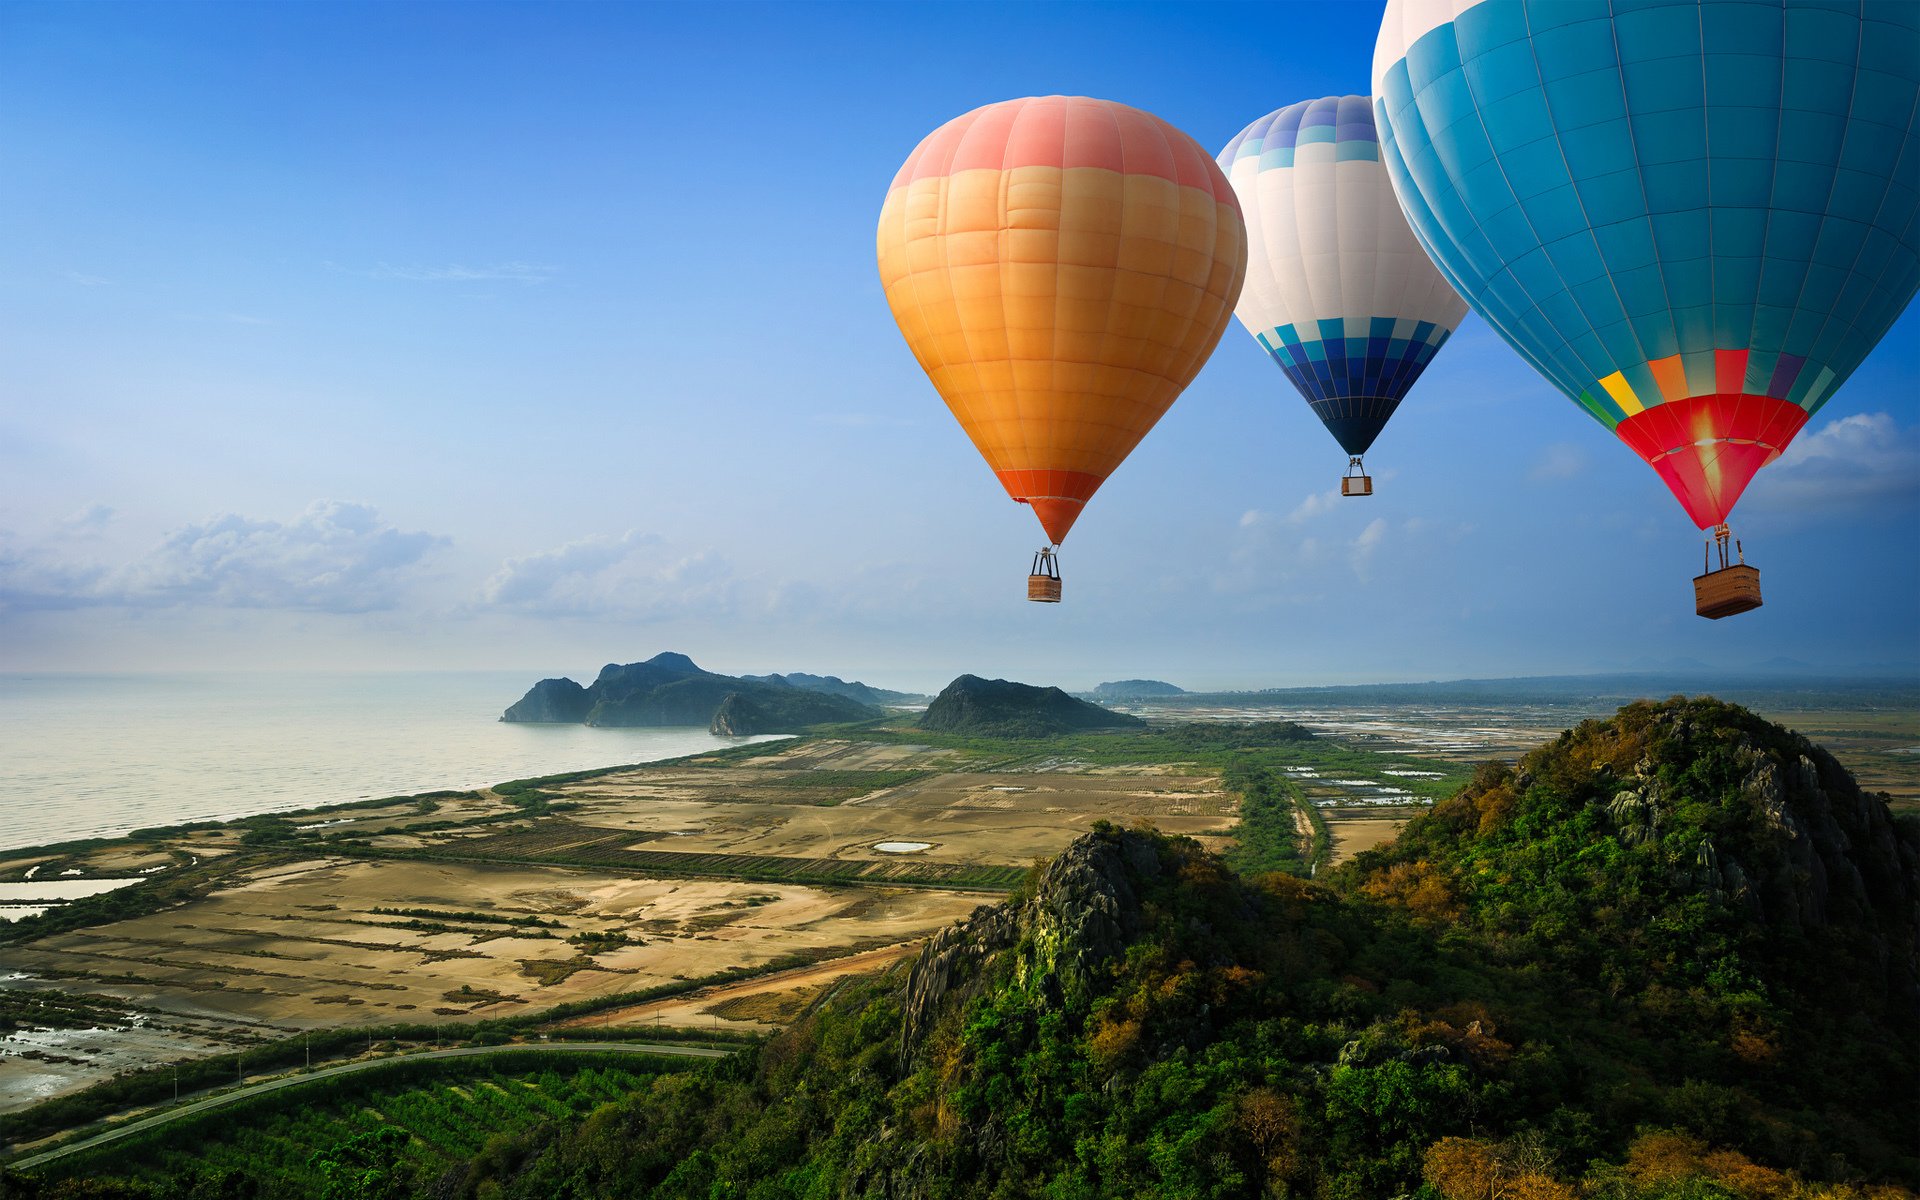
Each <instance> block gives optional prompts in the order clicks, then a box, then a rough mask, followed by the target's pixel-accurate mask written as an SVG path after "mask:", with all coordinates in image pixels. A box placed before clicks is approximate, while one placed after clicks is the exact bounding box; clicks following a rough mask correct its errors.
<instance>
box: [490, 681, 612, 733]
mask: <svg viewBox="0 0 1920 1200" xmlns="http://www.w3.org/2000/svg"><path fill="white" fill-rule="evenodd" d="M592 707H593V700H592V699H591V698H590V697H589V696H588V695H587V689H585V688H583V687H581V686H580V685H579V684H577V683H575V682H574V681H573V680H571V679H542V680H541V681H540V682H539V683H536V684H534V685H533V687H532V688H531V689H530V690H529V691H528V692H527V694H526V695H525V696H522V697H521V698H520V700H519V702H518V703H516V704H515V705H514V706H513V707H512V708H509V709H508V710H507V711H506V712H505V713H503V714H501V717H500V719H501V720H502V721H525V722H529V723H532V724H557V725H578V724H579V723H580V722H582V721H584V720H586V719H587V712H588V710H590V709H591V708H592Z"/></svg>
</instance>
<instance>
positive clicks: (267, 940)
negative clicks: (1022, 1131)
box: [0, 741, 1235, 1111]
mask: <svg viewBox="0 0 1920 1200" xmlns="http://www.w3.org/2000/svg"><path fill="white" fill-rule="evenodd" d="M983 766H984V767H988V768H992V769H985V770H982V769H970V768H978V767H983ZM543 791H544V792H545V793H546V795H547V797H548V798H549V799H548V802H550V803H552V804H554V805H556V806H558V807H559V808H560V811H557V812H536V813H532V814H527V813H523V812H522V811H521V810H519V809H516V807H515V804H514V798H513V797H510V796H503V795H501V794H499V793H497V792H494V791H491V790H488V791H482V792H479V793H472V794H464V795H459V796H443V797H436V798H435V799H434V800H432V801H431V802H419V801H408V802H402V803H396V804H391V805H381V806H377V807H369V808H361V809H346V810H338V811H336V812H333V813H327V814H320V815H316V816H311V817H299V818H295V824H296V825H297V826H298V827H299V828H300V830H301V834H302V838H301V840H300V841H299V842H298V843H297V844H293V845H289V846H288V847H287V848H284V849H275V848H271V847H270V848H267V849H265V850H262V849H261V848H260V847H259V846H258V845H256V846H254V847H251V848H249V847H247V846H243V845H242V843H241V840H240V831H238V830H236V829H232V828H229V829H225V830H213V831H205V830H202V831H193V832H189V833H182V834H175V835H168V836H167V837H165V838H162V839H159V840H158V841H155V842H152V843H150V844H147V845H144V846H142V845H136V844H132V843H115V844H111V845H109V846H106V847H102V848H100V849H97V850H93V851H87V852H83V853H80V854H76V855H72V856H67V857H60V858H47V857H37V858H36V857H19V858H16V859H14V860H10V861H7V862H4V863H0V878H12V879H20V878H22V877H23V876H24V875H25V874H26V872H27V871H29V870H31V869H33V868H34V866H35V865H36V864H37V865H38V866H39V867H40V869H41V870H42V871H45V872H47V873H48V874H49V875H51V874H53V873H56V872H58V873H61V875H62V877H63V878H64V877H66V876H65V872H71V871H77V872H79V875H80V876H81V877H94V878H98V877H104V876H112V875H127V874H132V873H136V872H140V871H145V870H150V869H157V870H162V871H170V872H180V871H200V872H205V871H208V870H214V871H224V872H225V874H224V875H221V876H220V877H219V878H218V879H217V880H216V881H214V883H213V885H212V886H211V887H210V889H209V890H208V891H207V892H206V894H205V895H203V896H201V897H200V898H198V899H195V900H192V901H190V902H188V903H186V904H184V905H181V906H178V907H174V908H170V909H167V910H165V911H162V912H158V913H153V914H149V915H146V916H139V917H133V918H129V919H125V920H120V921H116V922H113V923H111V924H106V925H98V926H93V927H89V928H83V929H76V930H71V931H68V932H65V933H58V934H51V935H48V936H45V937H42V938H40V939H38V940H36V941H33V942H28V943H24V944H6V945H0V988H15V989H29V990H31V989H38V988H56V989H61V990H64V991H68V992H85V993H91V994H95V995H100V996H106V997H113V998H116V999H119V1000H124V1001H126V1002H128V1003H130V1004H134V1005H138V1006H142V1007H144V1008H145V1009H148V1010H150V1013H149V1015H148V1016H147V1017H142V1018H140V1020H141V1021H143V1022H146V1023H147V1024H148V1025H150V1026H152V1027H153V1028H159V1027H160V1026H165V1027H166V1028H168V1029H170V1030H173V1031H174V1033H172V1034H169V1035H168V1036H165V1037H152V1036H149V1037H144V1038H143V1037H141V1036H138V1035H136V1034H135V1033H134V1031H133V1030H132V1029H131V1027H126V1028H121V1029H118V1030H94V1031H82V1030H53V1031H40V1032H38V1033H36V1034H34V1035H33V1036H34V1040H32V1041H30V1042H29V1041H25V1040H21V1039H19V1038H12V1039H8V1038H0V1111H4V1110H5V1109H7V1108H10V1107H19V1106H21V1105H24V1104H25V1103H28V1102H31V1101H32V1100H34V1099H38V1098H40V1097H43V1096H46V1095H51V1094H56V1093H58V1092H61V1091H65V1090H70V1089H71V1088H73V1087H76V1086H80V1085H82V1084H85V1083H88V1082H92V1081H94V1080H96V1079H98V1078H100V1077H101V1076H102V1075H103V1074H106V1073H110V1072H111V1071H113V1070H121V1069H125V1068H127V1067H131V1066H140V1065H145V1064H148V1063H152V1062H158V1061H165V1060H167V1059H169V1058H172V1057H177V1056H178V1055H179V1054H181V1053H210V1052H213V1050H214V1049H216V1048H218V1047H220V1046H221V1045H222V1044H227V1045H231V1044H244V1043H247V1042H252V1041H257V1040H261V1039H266V1038H275V1037H282V1036H285V1035H288V1034H291V1033H295V1032H298V1031H299V1030H302V1029H312V1028H323V1027H328V1028H330V1027H342V1026H348V1027H351V1026H363V1025H364V1026H376V1025H384V1024H392V1023H396V1022H435V1021H456V1020H463V1019H483V1018H487V1017H495V1016H503V1015H509V1014H512V1015H519V1014H531V1013H535V1012H538V1011H540V1010H543V1009H546V1008H550V1007H552V1006H554V1005H556V1004H562V1003H567V1002H572V1001H580V1000H592V999H596V998H600V997H607V996H613V995H618V994H621V993H626V992H639V991H644V990H646V989H650V988H657V987H661V986H669V985H673V984H676V983H681V982H684V981H688V980H695V979H704V978H708V977H711V976H714V975H717V974H721V973H723V972H726V971H729V970H734V969H742V970H754V969H756V968H763V967H765V966H766V965H767V964H769V963H773V962H775V961H776V960H779V961H790V960H792V959H793V958H795V957H800V958H806V959H812V960H814V963H815V965H812V966H809V967H805V968H801V969H799V970H798V971H797V972H782V973H780V974H777V975H772V976H768V977H766V979H765V981H764V982H763V981H761V980H759V979H755V980H733V981H728V982H727V983H726V984H725V985H723V986H722V987H721V988H720V989H719V990H716V991H714V992H711V993H702V994H698V995H690V996H681V997H677V998H675V999H673V1000H670V1001H665V1002H661V1003H659V1004H656V1005H653V1006H651V1007H645V1006H643V1007H642V1008H641V1009H640V1010H638V1011H636V1010H633V1009H626V1008H623V1009H614V1010H612V1011H611V1012H610V1013H608V1015H607V1016H606V1017H605V1018H604V1023H606V1024H630V1023H634V1022H635V1021H636V1020H641V1021H660V1022H662V1023H671V1024H682V1025H691V1026H701V1025H708V1024H713V1023H716V1022H717V1023H719V1024H722V1025H725V1024H734V1025H737V1026H740V1027H744V1028H759V1027H763V1026H764V1025H765V1024H766V1023H768V1022H770V1021H771V1022H777V1021H779V1020H782V1019H786V1015H787V1014H789V1013H790V1012H793V1011H798V1010H799V1009H800V1008H801V1007H803V1006H804V1005H805V1004H806V1003H807V1002H808V998H809V997H810V996H812V995H813V994H814V992H815V991H816V990H818V989H820V988H823V987H830V986H832V984H833V981H834V980H836V979H838V978H840V977H843V976H844V975H846V974H847V973H849V972H853V971H864V970H872V969H876V968H878V967H881V966H884V965H886V964H887V963H889V962H891V961H894V960H895V959H898V958H899V957H902V956H904V955H905V954H908V953H911V952H912V948H913V944H914V943H915V942H916V940H917V939H919V938H921V937H923V936H924V935H925V934H927V933H928V932H930V931H932V930H934V929H937V928H939V927H942V926H944V925H947V924H950V923H951V922H953V921H955V920H957V919H959V918H961V917H964V916H966V915H967V914H968V913H970V912H971V911H972V910H973V909H974V908H975V907H977V906H978V905H980V904H982V903H986V902H990V901H991V900H992V899H993V898H994V892H995V891H997V890H999V889H1004V888H1006V887H1009V886H1011V885H1012V884H1013V883H1015V882H1017V881H1018V879H1019V878H1020V877H1021V875H1022V874H1023V873H1024V871H1025V869H1026V868H1027V867H1028V865H1030V864H1031V863H1032V862H1033V861H1034V860H1035V859H1036V858H1041V857H1045V856H1049V855H1051V854H1053V853H1055V852H1057V851H1058V850H1060V849H1061V848H1062V847H1064V846H1065V845H1066V844H1067V843H1068V842H1069V841H1070V840H1072V839H1073V838H1074V837H1075V836H1077V835H1078V834H1079V833H1081V832H1083V831H1084V830H1085V829H1086V828H1087V826H1088V825H1089V824H1090V823H1091V822H1093V821H1094V820H1097V819H1102V818H1104V819H1108V820H1112V821H1115V822H1119V823H1126V822H1130V821H1133V820H1136V819H1146V820H1150V821H1153V822H1154V823H1156V824H1157V825H1159V826H1160V827H1161V828H1163V829H1166V830H1168V831H1170V832H1177V833H1192V834H1211V835H1214V836H1216V837H1217V836H1218V835H1219V834H1220V833H1222V832H1223V831H1224V830H1226V829H1227V828H1228V827H1230V826H1231V825H1232V823H1233V821H1234V820H1235V814H1234V803H1233V800H1232V799H1231V797H1229V796H1228V795H1227V794H1226V793H1224V792H1223V791H1222V790H1221V788H1220V784H1219V780H1218V777H1217V775H1214V774H1211V773H1205V772H1198V771H1194V770H1189V769H1180V768H1167V767H1159V766H1141V767H1138V768H1115V767H1099V768H1094V767H1090V766H1087V765H1085V764H1080V763H1075V762H1071V761H1064V760H1044V761H1038V762H1008V761H996V760H994V759H992V758H989V757H986V756H978V755H975V756H969V755H968V754H966V753H965V752H960V751H951V750H938V749H932V748H928V747H921V746H911V745H907V746H902V745H892V744H867V743H855V742H845V741H817V742H803V743H800V744H798V745H788V744H784V743H783V744H780V745H779V747H778V748H775V749H771V750H770V752H768V753H765V754H761V755H760V756H759V757H752V758H744V759H742V758H737V757H736V758H720V759H711V760H707V761H705V762H701V761H698V760H696V761H693V762H683V763H676V764H664V765H661V766H658V767H645V768H637V769H634V770H629V771H622V772H618V773H615V774H609V775H604V776H598V777H593V778H589V779H585V780H580V781H577V782H574V783H570V784H562V785H552V786H549V787H545V788H543ZM522 799H523V800H524V797H523V798H522ZM326 837H348V838H354V839H359V840H361V841H362V842H363V844H364V845H366V846H370V847H372V848H373V849H372V850H371V851H369V850H366V849H361V850H357V851H356V850H355V849H354V848H353V847H352V846H350V845H340V846H338V847H337V850H336V849H329V848H328V846H327V843H325V842H324V841H319V840H317V839H320V838H326ZM888 842H900V843H909V844H914V845H916V846H917V845H918V844H920V843H924V844H925V845H924V847H923V848H917V849H914V850H911V851H910V852H906V853H889V852H885V851H881V850H878V849H876V847H877V846H878V845H880V844H882V843H888ZM370 853H374V854H380V855H391V856H393V857H369V854H370ZM229 857H230V858H231V861H232V862H233V863H234V864H236V865H235V866H230V867H223V866H221V865H220V861H221V860H222V859H224V858H229ZM248 863H251V864H253V865H250V866H249V865H245V864H248ZM652 868H659V869H657V870H656V869H652ZM843 884H857V885H858V886H843ZM382 910H385V911H382Z"/></svg>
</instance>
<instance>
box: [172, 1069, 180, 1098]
mask: <svg viewBox="0 0 1920 1200" xmlns="http://www.w3.org/2000/svg"><path fill="white" fill-rule="evenodd" d="M173 1102H174V1103H175V1104H178V1103H180V1064H179V1063H175V1064H173Z"/></svg>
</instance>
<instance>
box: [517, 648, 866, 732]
mask: <svg viewBox="0 0 1920 1200" xmlns="http://www.w3.org/2000/svg"><path fill="white" fill-rule="evenodd" d="M730 697H737V698H738V699H737V700H735V702H734V705H733V707H732V711H731V712H730V714H729V717H728V719H727V721H725V722H722V725H724V728H721V729H717V730H716V732H725V733H731V734H738V735H745V734H753V733H784V732H791V731H793V730H796V729H802V728H805V727H807V726H809V725H824V724H829V723H832V722H840V721H864V720H868V719H871V718H873V717H877V716H880V715H881V713H880V710H879V709H877V708H873V707H871V706H869V705H866V704H862V703H860V702H859V701H857V700H852V699H848V698H846V697H844V696H836V695H831V694H829V693H826V692H819V691H811V690H806V689H802V688H797V687H793V686H790V685H788V684H784V683H779V684H774V683H764V682H759V681H757V680H752V679H742V678H735V677H734V676H731V675H717V674H715V673H713V672H711V671H703V670H701V669H700V668H699V667H698V666H696V665H695V664H694V661H693V660H692V659H690V658H688V657H687V656H686V655H684V654H674V653H670V652H669V653H665V654H656V655H654V656H653V657H652V658H650V659H648V660H647V661H645V662H638V663H627V664H625V665H621V664H619V663H609V664H607V665H606V666H605V667H602V668H601V669H600V674H599V676H598V678H596V679H595V680H594V681H593V683H592V684H591V685H589V686H587V687H584V688H583V687H581V686H580V685H579V684H578V683H575V682H574V681H573V680H571V679H543V680H541V681H540V682H539V683H537V684H535V685H534V686H533V688H532V689H531V690H529V691H528V692H527V694H526V695H525V696H523V697H521V698H520V700H519V701H518V702H516V703H515V704H514V705H513V706H512V707H511V708H509V709H507V711H506V712H505V713H504V714H503V715H502V716H501V718H500V719H501V720H503V721H529V722H565V723H569V724H574V723H585V724H588V725H602V726H642V725H647V726H651V725H705V726H708V727H709V728H714V727H715V718H716V717H718V716H719V715H720V712H721V708H722V706H723V705H724V704H726V703H727V701H728V699H729V698H730Z"/></svg>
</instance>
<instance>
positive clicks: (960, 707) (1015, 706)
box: [920, 675, 1146, 737]
mask: <svg viewBox="0 0 1920 1200" xmlns="http://www.w3.org/2000/svg"><path fill="white" fill-rule="evenodd" d="M1144 724H1146V722H1144V721H1142V720H1141V719H1140V718H1138V717H1129V716H1126V715H1124V714H1122V713H1117V712H1109V711H1108V710H1106V709H1104V708H1101V707H1100V706H1099V705H1097V704H1089V703H1087V702H1086V701H1085V700H1075V699H1074V698H1073V697H1072V696H1069V695H1067V694H1066V693H1065V692H1063V691H1061V690H1060V689H1059V688H1056V687H1047V688H1041V687H1032V686H1030V685H1028V684H1024V683H1009V682H1008V681H1007V680H1004V679H982V678H980V677H979V676H977V675H962V676H960V678H958V679H956V680H954V681H953V682H952V683H950V684H948V685H947V686H946V688H945V689H944V690H943V691H942V692H941V693H940V694H939V695H938V696H935V697H934V699H933V703H932V704H930V705H928V706H927V711H926V712H925V713H923V714H922V715H921V717H920V725H921V727H922V728H923V729H931V730H934V731H936V732H940V733H971V734H979V735H981V736H984V737H1047V736H1050V735H1052V734H1056V733H1073V732H1077V731H1080V730H1087V729H1133V728H1138V727H1139V726H1142V725H1144Z"/></svg>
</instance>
